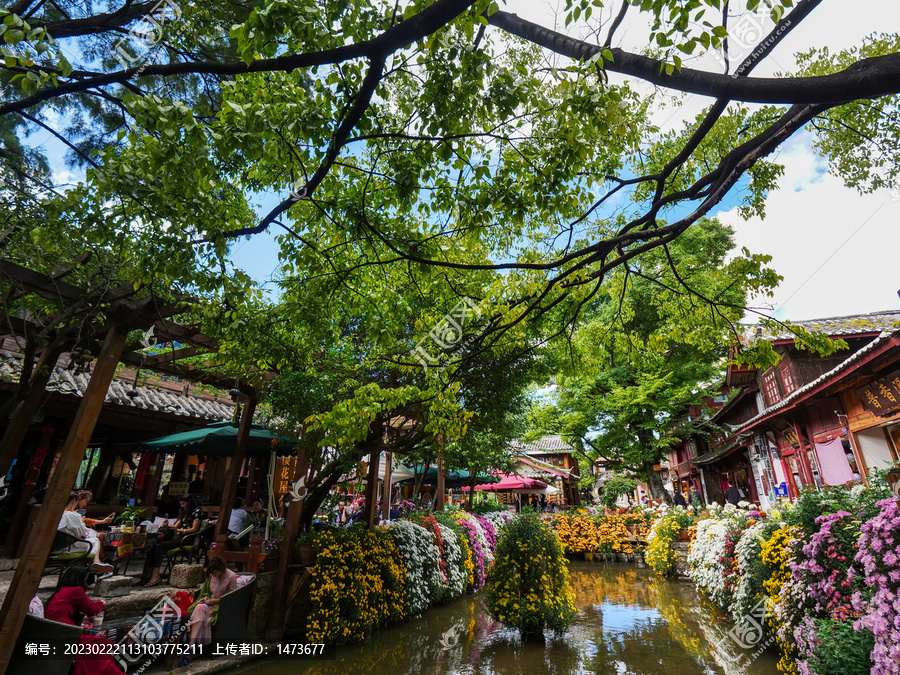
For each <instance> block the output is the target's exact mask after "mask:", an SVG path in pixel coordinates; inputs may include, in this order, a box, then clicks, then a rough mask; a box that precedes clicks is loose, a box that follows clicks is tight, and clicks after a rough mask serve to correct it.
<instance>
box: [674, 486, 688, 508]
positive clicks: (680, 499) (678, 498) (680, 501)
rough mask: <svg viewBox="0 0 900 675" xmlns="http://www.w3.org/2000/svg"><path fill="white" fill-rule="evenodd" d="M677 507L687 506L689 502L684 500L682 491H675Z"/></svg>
mask: <svg viewBox="0 0 900 675" xmlns="http://www.w3.org/2000/svg"><path fill="white" fill-rule="evenodd" d="M675 506H682V507H686V506H687V502H686V501H685V500H684V495H683V494H682V493H681V490H675Z"/></svg>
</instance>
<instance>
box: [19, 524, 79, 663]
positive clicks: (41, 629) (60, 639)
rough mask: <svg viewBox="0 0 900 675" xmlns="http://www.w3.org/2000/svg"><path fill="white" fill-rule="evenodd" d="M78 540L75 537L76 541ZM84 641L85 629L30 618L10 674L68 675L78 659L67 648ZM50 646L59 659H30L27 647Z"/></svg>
mask: <svg viewBox="0 0 900 675" xmlns="http://www.w3.org/2000/svg"><path fill="white" fill-rule="evenodd" d="M73 538H74V537H73ZM80 638H81V626H71V625H69V624H67V623H60V622H58V621H49V620H47V619H40V618H38V617H36V616H32V615H31V614H29V615H28V616H26V617H25V623H23V624H22V630H21V631H19V637H18V639H17V640H16V648H15V651H14V652H13V655H12V659H11V660H10V662H9V667H8V669H7V671H6V672H8V673H15V674H16V675H68V673H69V670H70V669H71V668H72V664H73V663H74V659H73V658H72V657H66V656H65V655H64V654H63V652H64V651H65V649H64V645H67V644H77V643H78V640H79V639H80ZM26 644H31V645H42V644H43V645H49V646H50V648H51V649H53V648H54V647H55V648H56V655H55V656H54V657H52V658H48V657H46V656H26V655H25V645H26Z"/></svg>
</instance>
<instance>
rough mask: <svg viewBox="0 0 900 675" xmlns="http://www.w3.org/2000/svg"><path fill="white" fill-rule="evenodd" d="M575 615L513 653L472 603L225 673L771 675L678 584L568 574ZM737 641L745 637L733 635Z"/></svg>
mask: <svg viewBox="0 0 900 675" xmlns="http://www.w3.org/2000/svg"><path fill="white" fill-rule="evenodd" d="M569 569H570V575H571V576H570V581H571V584H572V587H573V589H574V591H575V604H576V606H577V607H578V615H577V617H576V619H575V622H574V623H573V625H572V626H571V627H570V628H569V630H568V631H567V632H566V633H565V634H564V635H563V636H562V637H559V638H557V637H555V636H554V635H553V634H552V632H550V631H548V632H547V642H546V645H539V644H527V645H523V644H522V642H521V641H520V640H519V636H518V633H517V631H515V630H510V629H506V628H504V627H503V626H501V625H500V624H498V623H496V622H494V621H492V620H491V619H490V617H489V616H488V615H487V613H486V612H485V611H484V610H483V608H482V605H481V598H480V597H479V595H466V596H463V597H462V598H459V599H457V600H454V601H452V602H450V603H448V604H446V605H441V606H436V607H432V608H431V609H429V610H427V611H426V612H425V614H424V616H423V617H422V618H421V619H413V620H412V621H409V622H407V623H402V624H398V625H394V626H390V627H388V628H383V629H380V630H377V631H375V632H374V633H373V634H372V636H371V637H370V638H369V641H368V642H367V643H365V644H361V645H356V644H353V645H344V646H341V647H338V648H337V656H336V658H335V659H334V660H331V661H319V662H315V661H259V662H256V663H254V664H252V665H248V666H244V667H242V668H240V669H238V670H235V671H232V672H233V673H234V675H237V674H238V673H241V674H244V675H284V674H287V673H291V675H295V674H296V675H368V674H369V673H373V672H386V673H392V674H395V675H407V674H414V673H435V674H439V673H440V674H443V673H467V674H472V675H489V674H494V673H497V674H499V673H516V674H520V673H521V674H523V675H531V674H534V675H537V674H538V673H553V674H554V675H567V674H569V673H600V674H603V675H606V674H607V673H609V674H612V673H616V674H621V673H633V674H635V675H655V674H656V673H659V674H660V675H662V674H663V673H678V675H701V674H703V675H707V674H709V673H721V674H723V675H731V673H737V672H740V673H743V674H744V675H770V674H771V673H774V672H776V667H775V664H776V661H777V656H775V655H774V654H773V653H770V652H767V651H764V652H762V653H761V654H759V655H758V656H755V658H754V655H755V653H756V651H757V650H756V648H755V647H750V648H748V649H745V648H742V647H741V646H740V645H739V644H738V642H737V641H736V640H735V639H734V638H733V637H732V636H731V635H730V634H729V631H731V629H732V626H733V624H732V622H731V621H730V620H729V619H728V618H727V617H724V616H723V615H722V613H721V612H720V611H719V610H717V609H716V608H715V607H713V606H712V605H711V604H710V603H709V602H706V601H704V600H703V598H702V597H701V596H700V595H699V593H697V591H696V590H695V589H694V587H693V585H692V584H690V583H685V582H678V581H671V580H665V579H661V578H657V577H654V576H653V575H652V574H651V573H650V572H649V571H648V570H646V569H638V568H636V567H635V566H634V565H630V564H617V563H582V562H575V563H572V564H571V565H570V568H569ZM737 634H738V637H739V638H742V639H746V633H742V632H740V631H738V632H737Z"/></svg>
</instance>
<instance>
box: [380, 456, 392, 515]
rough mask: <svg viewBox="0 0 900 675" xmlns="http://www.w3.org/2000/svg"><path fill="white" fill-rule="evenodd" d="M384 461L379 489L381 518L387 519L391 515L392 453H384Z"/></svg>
mask: <svg viewBox="0 0 900 675" xmlns="http://www.w3.org/2000/svg"><path fill="white" fill-rule="evenodd" d="M384 461H385V462H386V464H385V467H384V487H383V488H382V490H381V518H382V520H389V519H390V517H391V497H392V496H393V495H392V494H391V493H392V490H391V469H392V468H393V464H394V453H393V452H386V453H384Z"/></svg>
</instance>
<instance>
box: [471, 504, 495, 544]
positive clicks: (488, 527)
mask: <svg viewBox="0 0 900 675" xmlns="http://www.w3.org/2000/svg"><path fill="white" fill-rule="evenodd" d="M472 517H473V518H475V520H477V521H478V524H479V525H481V531H482V532H484V536H485V538H486V539H487V541H488V546H490V547H491V550H492V551H493V550H495V549H496V548H497V531H496V530H494V526H493V525H492V524H491V521H489V520H488V519H487V518H485V517H484V516H480V515H478V514H477V513H473V514H472Z"/></svg>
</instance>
